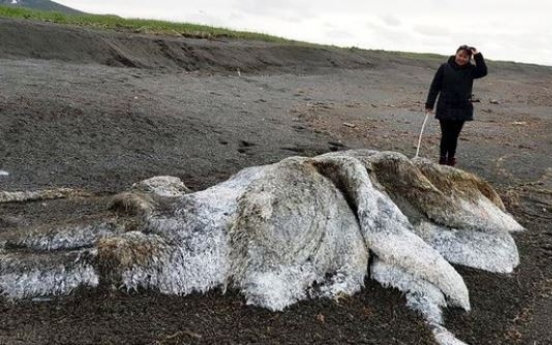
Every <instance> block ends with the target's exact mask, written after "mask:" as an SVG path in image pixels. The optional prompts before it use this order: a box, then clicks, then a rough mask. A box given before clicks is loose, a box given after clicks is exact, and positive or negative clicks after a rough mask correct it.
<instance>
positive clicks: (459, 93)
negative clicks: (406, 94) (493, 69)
mask: <svg viewBox="0 0 552 345" xmlns="http://www.w3.org/2000/svg"><path fill="white" fill-rule="evenodd" d="M472 56H473V60H474V61H475V64H473V63H472V62H471V60H472ZM486 75H487V65H486V64H485V60H484V59H483V55H482V54H481V53H480V52H479V51H478V50H477V49H476V48H474V47H470V46H467V45H462V46H460V47H459V48H458V49H457V50H456V54H455V55H453V56H451V57H450V58H449V59H448V61H447V62H446V63H444V64H442V65H441V66H440V67H439V69H438V70H437V72H436V73H435V76H434V78H433V81H432V82H431V86H430V88H429V93H428V96H427V101H426V104H425V108H426V112H429V113H433V108H434V106H435V101H436V99H437V96H439V100H438V101H437V108H436V110H435V118H436V119H438V120H439V124H440V125H441V144H440V157H439V164H446V165H450V166H455V165H456V147H457V145H458V137H459V135H460V132H461V131H462V127H463V126H464V123H465V122H466V121H472V120H473V104H472V102H471V97H472V89H473V80H474V79H478V78H482V77H484V76H486Z"/></svg>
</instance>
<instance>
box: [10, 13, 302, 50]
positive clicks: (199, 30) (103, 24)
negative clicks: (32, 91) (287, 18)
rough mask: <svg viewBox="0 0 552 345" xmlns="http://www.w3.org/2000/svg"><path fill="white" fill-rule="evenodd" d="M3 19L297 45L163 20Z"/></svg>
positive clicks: (40, 16)
mask: <svg viewBox="0 0 552 345" xmlns="http://www.w3.org/2000/svg"><path fill="white" fill-rule="evenodd" d="M0 17H9V18H18V19H29V20H38V21H44V22H50V23H56V24H69V25H77V26H83V27H93V28H100V29H111V30H129V31H132V32H136V33H147V34H162V35H175V36H184V37H193V38H209V39H214V38H233V39H243V40H258V41H265V42H282V43H284V42H285V43H297V42H296V41H292V40H288V39H285V38H282V37H277V36H271V35H267V34H262V33H254V32H248V31H235V30H229V29H224V28H216V27H212V26H207V25H197V24H189V23H174V22H167V21H161V20H148V19H125V18H121V17H119V16H115V15H97V14H65V13H61V12H55V11H41V10H34V9H29V8H23V7H14V6H0Z"/></svg>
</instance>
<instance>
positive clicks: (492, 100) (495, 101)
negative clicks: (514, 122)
mask: <svg viewBox="0 0 552 345" xmlns="http://www.w3.org/2000/svg"><path fill="white" fill-rule="evenodd" d="M489 103H491V104H500V102H499V101H497V100H496V99H491V100H490V101H489Z"/></svg>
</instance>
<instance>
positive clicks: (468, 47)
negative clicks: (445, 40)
mask: <svg viewBox="0 0 552 345" xmlns="http://www.w3.org/2000/svg"><path fill="white" fill-rule="evenodd" d="M472 49H473V48H472V47H470V46H468V45H465V44H464V45H461V46H460V47H458V49H456V52H457V53H458V52H459V51H461V50H463V51H465V52H466V53H467V54H468V55H469V56H472Z"/></svg>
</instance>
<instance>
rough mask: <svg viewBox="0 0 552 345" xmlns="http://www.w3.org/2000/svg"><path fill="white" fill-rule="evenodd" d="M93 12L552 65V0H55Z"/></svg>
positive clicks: (326, 41) (311, 39) (318, 40)
mask: <svg viewBox="0 0 552 345" xmlns="http://www.w3.org/2000/svg"><path fill="white" fill-rule="evenodd" d="M55 1H56V2H58V3H61V4H64V5H66V6H69V7H73V8H76V9H79V10H82V11H86V12H90V13H111V14H117V15H120V16H122V17H132V18H149V19H163V20H170V21H177V22H190V23H197V24H207V25H212V26H219V27H225V28H229V29H237V30H246V31H254V32H262V33H267V34H271V35H276V36H282V37H285V38H290V39H296V40H301V41H308V42H314V43H324V44H333V45H337V46H343V47H351V46H356V47H360V48H368V49H385V50H398V51H409V52H430V53H439V54H445V55H448V54H453V53H454V51H455V49H456V48H457V47H458V46H459V45H461V44H469V45H473V46H476V47H477V48H479V49H480V50H481V52H482V53H483V54H484V55H485V56H486V57H488V58H489V59H492V60H509V61H517V62H530V63H538V64H545V65H552V20H551V19H550V16H551V13H552V1H548V0H524V1H519V0H454V1H453V0H415V1H408V0H380V1H377V2H376V1H369V0H364V1H360V0H358V1H357V0H337V1H336V0H332V1H330V0H316V1H314V0H312V1H307V0H278V1H272V2H271V1H270V0H226V1H224V0H155V1H152V0H55Z"/></svg>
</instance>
